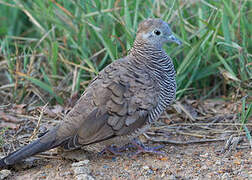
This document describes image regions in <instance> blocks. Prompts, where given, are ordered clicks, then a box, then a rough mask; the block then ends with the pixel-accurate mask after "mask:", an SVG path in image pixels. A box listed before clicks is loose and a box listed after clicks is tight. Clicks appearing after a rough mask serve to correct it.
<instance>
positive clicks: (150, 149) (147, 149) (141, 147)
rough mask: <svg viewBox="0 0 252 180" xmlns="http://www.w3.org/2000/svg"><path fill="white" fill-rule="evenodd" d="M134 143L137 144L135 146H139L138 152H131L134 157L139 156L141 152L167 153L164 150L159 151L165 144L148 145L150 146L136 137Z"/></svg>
mask: <svg viewBox="0 0 252 180" xmlns="http://www.w3.org/2000/svg"><path fill="white" fill-rule="evenodd" d="M132 144H133V145H135V147H136V148H137V151H136V152H134V153H131V154H130V156H133V157H135V156H137V155H138V154H140V153H152V154H159V155H166V153H164V152H162V151H157V150H158V149H161V148H163V147H164V145H160V146H155V147H148V146H145V145H144V144H143V143H142V142H141V141H140V140H138V139H134V140H133V141H132Z"/></svg>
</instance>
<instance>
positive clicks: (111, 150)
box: [99, 144, 135, 155]
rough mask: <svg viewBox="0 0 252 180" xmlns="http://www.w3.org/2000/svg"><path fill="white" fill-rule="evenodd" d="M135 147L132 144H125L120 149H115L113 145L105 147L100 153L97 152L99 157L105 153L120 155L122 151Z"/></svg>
mask: <svg viewBox="0 0 252 180" xmlns="http://www.w3.org/2000/svg"><path fill="white" fill-rule="evenodd" d="M132 147H135V145H133V144H126V145H124V146H122V147H116V146H114V145H112V146H107V147H106V148H104V149H103V150H102V151H101V152H99V155H104V154H105V153H112V154H113V155H122V154H123V153H122V151H125V150H127V149H128V148H132Z"/></svg>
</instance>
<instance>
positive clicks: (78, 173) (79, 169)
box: [72, 160, 94, 180]
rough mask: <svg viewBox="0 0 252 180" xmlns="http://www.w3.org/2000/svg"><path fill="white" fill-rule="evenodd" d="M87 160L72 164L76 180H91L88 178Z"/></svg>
mask: <svg viewBox="0 0 252 180" xmlns="http://www.w3.org/2000/svg"><path fill="white" fill-rule="evenodd" d="M88 163H89V160H83V161H79V162H76V163H72V170H73V172H74V176H75V177H76V179H77V180H93V179H94V178H93V177H92V176H90V175H89V174H90V173H91V170H90V169H89V168H88V167H87V165H88Z"/></svg>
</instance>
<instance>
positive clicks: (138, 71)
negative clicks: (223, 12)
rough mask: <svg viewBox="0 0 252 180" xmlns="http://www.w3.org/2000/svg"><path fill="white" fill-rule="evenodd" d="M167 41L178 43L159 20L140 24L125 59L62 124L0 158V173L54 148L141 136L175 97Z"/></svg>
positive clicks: (115, 64)
mask: <svg viewBox="0 0 252 180" xmlns="http://www.w3.org/2000/svg"><path fill="white" fill-rule="evenodd" d="M169 41H171V42H172V41H173V42H176V43H180V42H179V41H178V40H177V39H176V38H175V36H174V35H172V32H171V30H170V28H169V26H168V24H167V23H165V22H163V21H162V20H161V19H147V20H145V21H143V22H142V23H140V24H139V27H138V31H137V35H136V40H135V42H134V46H133V47H132V49H131V51H130V53H129V55H128V56H126V57H124V58H121V59H119V60H117V61H115V62H113V63H111V64H110V65H108V66H107V67H106V68H104V69H103V70H102V71H101V72H100V73H99V74H98V76H96V77H95V78H94V79H93V81H92V82H91V83H90V84H89V86H88V87H87V89H86V90H85V92H84V93H83V94H82V96H81V98H80V99H79V100H78V102H77V103H76V104H75V106H74V107H73V109H72V110H71V111H70V112H69V113H68V114H67V115H66V117H65V118H64V121H63V122H62V123H60V124H59V125H57V126H56V127H54V128H53V129H51V130H50V131H49V132H48V133H46V134H45V135H43V136H42V137H40V138H39V139H37V140H35V141H34V142H32V143H31V144H29V145H27V146H24V147H22V148H21V149H19V150H17V151H15V152H13V153H11V154H9V155H8V156H6V157H4V158H3V159H1V160H0V169H1V168H5V167H7V166H9V165H13V164H15V163H16V162H18V161H21V160H22V159H24V158H26V157H29V156H32V155H34V154H37V153H39V152H43V151H46V150H49V149H52V148H55V147H57V146H63V147H64V148H66V149H75V148H79V147H80V146H86V147H89V146H91V147H96V146H97V147H98V149H99V148H104V147H105V146H108V145H112V144H116V145H124V144H126V143H128V142H129V141H130V140H132V139H133V138H135V137H137V136H138V135H139V134H141V133H143V132H144V131H146V130H147V129H148V127H149V126H150V124H151V123H152V122H153V121H155V120H157V119H158V118H159V117H160V115H161V113H162V112H163V111H164V110H165V108H166V107H167V106H168V105H169V104H170V103H171V102H172V101H173V100H174V98H175V93H176V82H175V70H174V67H173V64H172V61H171V59H170V57H169V56H168V55H167V54H166V53H165V51H164V50H163V49H162V46H163V44H164V43H166V42H169Z"/></svg>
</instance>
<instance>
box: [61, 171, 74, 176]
mask: <svg viewBox="0 0 252 180" xmlns="http://www.w3.org/2000/svg"><path fill="white" fill-rule="evenodd" d="M71 174H72V172H70V171H66V172H62V173H60V174H59V175H60V176H68V175H71Z"/></svg>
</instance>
